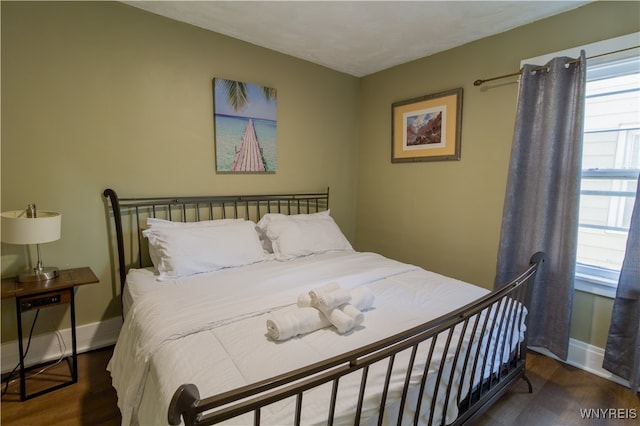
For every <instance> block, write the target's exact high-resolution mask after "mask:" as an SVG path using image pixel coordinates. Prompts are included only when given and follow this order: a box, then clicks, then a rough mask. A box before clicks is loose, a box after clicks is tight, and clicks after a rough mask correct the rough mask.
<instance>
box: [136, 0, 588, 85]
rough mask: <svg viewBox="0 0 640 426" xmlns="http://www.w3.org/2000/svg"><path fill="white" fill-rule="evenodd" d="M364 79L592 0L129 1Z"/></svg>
mask: <svg viewBox="0 0 640 426" xmlns="http://www.w3.org/2000/svg"><path fill="white" fill-rule="evenodd" d="M124 3H127V4H129V5H131V6H135V7H137V8H140V9H144V10H147V11H149V12H152V13H155V14H158V15H162V16H165V17H168V18H171V19H175V20H177V21H181V22H185V23H189V24H192V25H195V26H198V27H201V28H205V29H208V30H211V31H215V32H217V33H220V34H224V35H227V36H230V37H234V38H237V39H240V40H243V41H247V42H249V43H253V44H256V45H258V46H262V47H266V48H269V49H272V50H275V51H278V52H281V53H285V54H288V55H291V56H294V57H297V58H300V59H304V60H307V61H310V62H314V63H316V64H319V65H323V66H326V67H328V68H331V69H334V70H336V71H341V72H344V73H347V74H351V75H354V76H356V77H361V76H364V75H367V74H371V73H374V72H377V71H381V70H383V69H386V68H389V67H392V66H394V65H399V64H402V63H405V62H409V61H411V60H414V59H418V58H422V57H425V56H429V55H432V54H434V53H437V52H441V51H444V50H447V49H451V48H453V47H456V46H461V45H463V44H465V43H469V42H471V41H474V40H478V39H481V38H484V37H488V36H491V35H494V34H498V33H501V32H504V31H507V30H509V29H512V28H515V27H518V26H521V25H525V24H528V23H531V22H534V21H536V20H539V19H543V18H546V17H549V16H552V15H555V14H558V13H561V12H565V11H567V10H571V9H574V8H576V7H579V6H582V5H584V4H586V3H589V1H577V0H574V1H541V0H538V1H427V0H423V1H125V2H124Z"/></svg>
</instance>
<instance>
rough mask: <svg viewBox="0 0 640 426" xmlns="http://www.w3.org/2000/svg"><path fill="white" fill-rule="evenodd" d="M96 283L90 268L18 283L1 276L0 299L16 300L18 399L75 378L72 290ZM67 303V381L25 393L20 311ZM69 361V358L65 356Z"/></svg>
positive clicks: (76, 363)
mask: <svg viewBox="0 0 640 426" xmlns="http://www.w3.org/2000/svg"><path fill="white" fill-rule="evenodd" d="M98 282H100V281H99V280H98V278H97V277H96V275H95V274H94V273H93V271H92V270H91V268H86V267H85V268H75V269H65V270H61V271H60V272H59V276H58V277H56V278H54V279H51V280H48V281H35V282H27V283H18V282H17V281H16V279H15V277H14V278H4V279H2V299H10V298H14V297H15V299H16V315H17V320H18V349H19V351H20V353H19V355H20V399H21V400H22V401H25V400H27V399H30V398H35V397H36V396H39V395H42V394H45V393H48V392H51V391H53V390H56V389H59V388H61V387H64V386H68V385H70V384H73V383H76V382H77V381H78V353H77V346H76V312H75V300H74V289H75V288H76V287H78V286H81V285H85V284H94V283H98ZM65 303H67V304H69V307H70V309H69V315H70V317H71V343H72V355H71V364H70V365H69V369H70V373H71V380H69V381H66V382H63V383H60V384H57V385H54V386H51V387H49V388H46V389H44V390H40V391H38V392H35V393H32V394H31V395H27V388H26V379H25V366H24V358H25V353H24V348H23V343H22V340H23V336H22V313H23V312H27V311H30V310H33V309H43V308H49V307H52V306H58V305H61V304H65ZM67 362H69V357H67Z"/></svg>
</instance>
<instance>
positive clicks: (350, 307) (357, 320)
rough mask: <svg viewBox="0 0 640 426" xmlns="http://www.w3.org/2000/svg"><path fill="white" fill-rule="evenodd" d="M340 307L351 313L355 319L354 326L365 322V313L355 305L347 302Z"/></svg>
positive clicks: (343, 310) (348, 313)
mask: <svg viewBox="0 0 640 426" xmlns="http://www.w3.org/2000/svg"><path fill="white" fill-rule="evenodd" d="M338 309H340V310H341V311H342V312H344V313H345V314H347V315H349V316H350V317H351V319H353V322H354V324H353V326H354V327H357V326H359V325H361V324H362V323H363V322H364V314H363V313H362V312H361V311H360V309H358V308H356V307H355V306H354V305H352V304H350V303H346V304H344V305H340V306H339V307H338Z"/></svg>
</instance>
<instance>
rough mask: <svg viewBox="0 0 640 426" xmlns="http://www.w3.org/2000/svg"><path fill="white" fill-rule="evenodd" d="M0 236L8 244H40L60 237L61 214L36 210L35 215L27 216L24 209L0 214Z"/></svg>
mask: <svg viewBox="0 0 640 426" xmlns="http://www.w3.org/2000/svg"><path fill="white" fill-rule="evenodd" d="M1 215H2V230H1V233H0V236H1V238H2V242H3V243H8V244H42V243H48V242H51V241H56V240H59V239H60V226H61V222H62V215H61V214H60V213H58V212H50V211H43V210H38V212H37V217H27V215H26V213H25V211H24V210H12V211H7V212H3V213H2V214H1Z"/></svg>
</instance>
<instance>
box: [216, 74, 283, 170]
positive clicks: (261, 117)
mask: <svg viewBox="0 0 640 426" xmlns="http://www.w3.org/2000/svg"><path fill="white" fill-rule="evenodd" d="M276 101H277V96H276V89H274V88H271V87H265V86H260V85H257V84H251V83H245V82H241V81H235V80H227V79H222V78H214V79H213V122H214V138H215V152H216V161H215V167H216V173H275V172H276V152H277V150H276V148H277V143H276V129H277V121H276V106H277V102H276Z"/></svg>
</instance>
